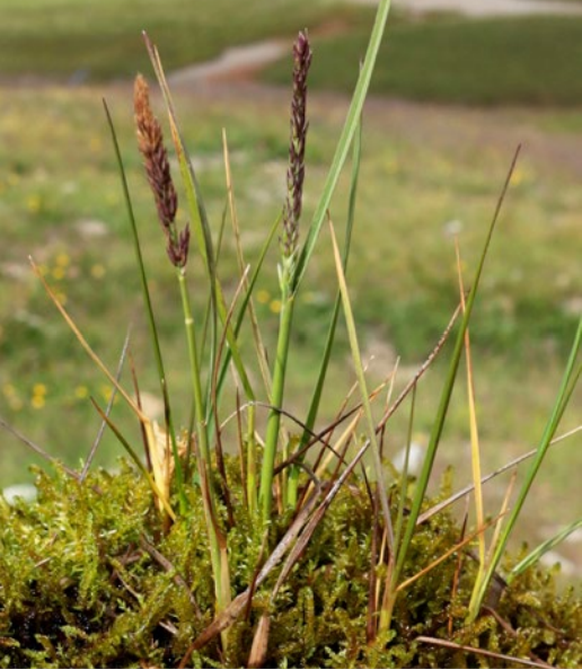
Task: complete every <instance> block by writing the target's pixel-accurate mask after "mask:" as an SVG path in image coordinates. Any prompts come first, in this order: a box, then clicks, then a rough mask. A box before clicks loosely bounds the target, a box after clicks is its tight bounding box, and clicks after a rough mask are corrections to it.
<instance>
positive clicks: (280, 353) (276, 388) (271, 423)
mask: <svg viewBox="0 0 582 670" xmlns="http://www.w3.org/2000/svg"><path fill="white" fill-rule="evenodd" d="M293 306H294V296H293V295H285V291H284V295H283V299H282V306H281V314H280V321H279V339H278V342H277V358H276V359H275V370H274V373H273V389H272V394H271V411H270V413H269V418H268V420H267V431H266V435H265V451H264V454H263V466H262V470H261V486H260V490H259V506H260V508H261V514H262V517H263V522H264V523H265V524H266V523H268V521H269V519H270V518H271V507H272V504H273V471H274V469H275V455H276V452H277V442H278V440H279V428H280V425H281V413H280V411H279V410H280V408H281V407H282V405H283V393H284V387H285V370H286V367H287V358H288V355H289V341H290V335H291V322H292V320H293Z"/></svg>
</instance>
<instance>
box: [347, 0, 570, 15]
mask: <svg viewBox="0 0 582 670" xmlns="http://www.w3.org/2000/svg"><path fill="white" fill-rule="evenodd" d="M351 2H354V3H356V4H360V5H377V4H378V0H351ZM394 6H395V7H399V8H401V9H407V10H409V11H411V12H414V13H415V14H426V13H428V12H458V13H459V14H464V15H465V16H474V17H478V16H524V15H533V14H562V15H565V14H566V15H568V14H570V15H574V14H582V5H579V4H576V3H575V2H572V1H571V0H566V1H560V0H555V1H554V0H394Z"/></svg>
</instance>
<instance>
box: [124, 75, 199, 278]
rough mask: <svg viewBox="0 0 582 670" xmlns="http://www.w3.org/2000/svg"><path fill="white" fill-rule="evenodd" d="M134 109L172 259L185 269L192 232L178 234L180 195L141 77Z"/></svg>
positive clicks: (139, 138) (138, 132) (136, 82)
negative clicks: (177, 218) (175, 185)
mask: <svg viewBox="0 0 582 670" xmlns="http://www.w3.org/2000/svg"><path fill="white" fill-rule="evenodd" d="M133 107H134V113H135V125H136V128H137V141H138V147H139V150H140V153H141V154H142V156H143V159H144V167H145V171H146V174H147V178H148V182H149V184H150V187H151V189H152V192H153V194H154V198H155V201H156V207H157V210H158V217H159V219H160V223H161V225H162V229H163V231H164V235H165V236H166V241H167V248H166V250H167V253H168V257H169V259H170V261H171V262H172V264H173V265H175V266H176V267H177V268H183V267H184V266H185V265H186V262H187V260H188V247H189V243H190V229H189V227H188V225H186V226H185V228H184V230H182V231H180V232H178V230H177V227H176V212H177V210H178V195H177V194H176V189H175V188H174V183H173V181H172V175H171V174H170V163H169V161H168V152H167V151H166V147H165V146H164V137H163V134H162V127H161V125H160V123H159V121H158V120H157V119H156V117H155V116H154V114H153V112H152V109H151V105H150V95H149V87H148V84H147V81H146V80H145V78H144V77H143V76H142V75H141V74H139V75H137V77H136V78H135V85H134V92H133Z"/></svg>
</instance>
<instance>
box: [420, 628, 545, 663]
mask: <svg viewBox="0 0 582 670" xmlns="http://www.w3.org/2000/svg"><path fill="white" fill-rule="evenodd" d="M414 641H415V642H425V643H426V644H435V645H437V646H439V647H447V648H448V649H456V650H458V651H467V652H469V653H472V654H476V655H477V656H487V657H488V658H495V659H497V660H499V661H505V662H506V663H518V664H521V665H525V666H526V667H528V668H553V667H554V666H552V665H547V664H545V663H534V662H533V661H529V660H526V659H524V658H517V657H516V656H508V655H507V654H500V653H498V652H495V651H487V650H485V649H479V648H477V647H469V646H468V645H466V644H458V643H457V642H449V641H448V640H439V638H437V637H428V636H427V635H419V636H418V637H416V638H415V639H414Z"/></svg>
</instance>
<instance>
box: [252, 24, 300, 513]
mask: <svg viewBox="0 0 582 670" xmlns="http://www.w3.org/2000/svg"><path fill="white" fill-rule="evenodd" d="M310 64H311V48H310V46H309V39H308V37H307V32H306V31H305V32H300V33H299V35H298V37H297V40H296V41H295V44H294V46H293V98H292V102H291V137H290V141H289V167H288V170H287V199H286V201H285V205H284V211H283V232H282V235H281V256H282V258H281V265H280V266H279V283H280V286H281V312H280V320H279V338H278V342H277V357H276V360H275V369H274V373H273V392H272V397H271V406H272V409H271V412H270V414H269V419H268V422H267V432H266V436H265V450H264V456H263V466H262V473H261V486H260V491H259V501H260V506H261V512H262V517H263V521H264V522H265V523H266V522H268V521H269V519H270V517H271V506H272V500H273V491H272V487H273V470H274V467H275V454H276V451H277V442H278V440H279V429H280V424H281V415H280V412H279V409H280V408H281V406H282V404H283V391H284V387H285V369H286V365H287V357H288V352H289V336H290V333H291V322H292V317H293V301H294V298H295V296H294V291H293V274H294V272H295V257H296V252H297V243H298V240H299V219H300V216H301V203H302V197H303V180H304V177H305V160H304V159H305V142H306V138H307V126H308V123H307V120H306V106H307V73H308V72H309V66H310ZM285 497H286V496H285V491H284V487H283V490H282V499H283V500H285Z"/></svg>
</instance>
